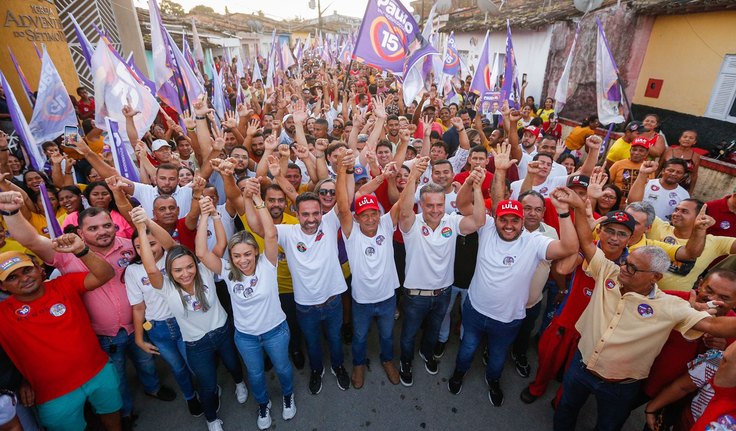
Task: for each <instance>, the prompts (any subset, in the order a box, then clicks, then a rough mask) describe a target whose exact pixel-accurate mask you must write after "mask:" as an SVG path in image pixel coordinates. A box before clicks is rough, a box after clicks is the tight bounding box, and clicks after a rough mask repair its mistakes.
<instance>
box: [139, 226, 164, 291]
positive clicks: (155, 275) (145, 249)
mask: <svg viewBox="0 0 736 431" xmlns="http://www.w3.org/2000/svg"><path fill="white" fill-rule="evenodd" d="M135 228H136V230H137V231H138V241H140V250H139V251H138V253H139V254H140V256H141V263H143V268H144V269H145V270H146V273H147V274H148V280H149V281H150V282H151V286H153V287H154V288H155V289H161V288H162V287H164V276H163V274H162V273H161V270H160V269H158V266H156V259H155V258H154V257H153V250H152V249H151V243H150V242H149V239H148V229H147V228H146V223H145V221H143V220H141V221H139V222H137V223H136V224H135Z"/></svg>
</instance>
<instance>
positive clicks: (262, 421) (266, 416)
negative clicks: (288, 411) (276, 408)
mask: <svg viewBox="0 0 736 431" xmlns="http://www.w3.org/2000/svg"><path fill="white" fill-rule="evenodd" d="M256 423H257V424H258V429H259V430H267V429H269V428H271V401H270V400H269V401H268V404H260V405H259V406H258V421H257V422H256Z"/></svg>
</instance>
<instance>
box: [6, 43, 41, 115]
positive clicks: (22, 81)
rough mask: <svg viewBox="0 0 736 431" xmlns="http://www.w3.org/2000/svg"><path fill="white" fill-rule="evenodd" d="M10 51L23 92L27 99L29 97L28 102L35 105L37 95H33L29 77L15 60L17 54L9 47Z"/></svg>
mask: <svg viewBox="0 0 736 431" xmlns="http://www.w3.org/2000/svg"><path fill="white" fill-rule="evenodd" d="M8 51H9V52H10V59H11V60H12V61H13V66H14V67H15V71H16V73H18V78H19V79H20V85H22V86H23V92H25V93H26V99H28V104H29V105H31V107H33V106H34V105H35V104H36V97H35V96H34V95H33V90H31V84H30V83H29V82H28V79H27V78H26V75H25V74H24V73H23V70H21V68H20V64H18V62H17V61H16V60H15V56H14V55H13V51H12V50H11V49H10V47H8Z"/></svg>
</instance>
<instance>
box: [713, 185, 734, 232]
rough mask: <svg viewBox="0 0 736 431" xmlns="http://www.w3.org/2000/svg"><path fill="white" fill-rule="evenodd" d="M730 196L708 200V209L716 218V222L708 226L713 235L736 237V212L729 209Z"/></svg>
mask: <svg viewBox="0 0 736 431" xmlns="http://www.w3.org/2000/svg"><path fill="white" fill-rule="evenodd" d="M729 196H730V195H729ZM729 196H726V197H725V198H723V199H718V200H715V201H710V202H708V209H707V210H706V211H707V212H708V215H709V216H711V217H713V218H714V219H716V224H714V225H713V226H711V227H710V228H708V233H709V234H711V235H717V236H731V237H736V214H734V213H732V212H731V211H730V210H729V209H728V203H727V201H728V198H729Z"/></svg>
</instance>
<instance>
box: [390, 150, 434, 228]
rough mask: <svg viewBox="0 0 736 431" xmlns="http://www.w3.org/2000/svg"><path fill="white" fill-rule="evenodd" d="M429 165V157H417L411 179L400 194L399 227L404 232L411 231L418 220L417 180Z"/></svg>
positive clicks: (410, 174) (410, 175)
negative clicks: (415, 207) (415, 203)
mask: <svg viewBox="0 0 736 431" xmlns="http://www.w3.org/2000/svg"><path fill="white" fill-rule="evenodd" d="M427 166H429V157H417V158H416V162H414V166H412V168H411V172H410V173H409V179H408V180H407V181H406V187H404V190H403V191H402V192H401V196H399V202H398V203H397V205H398V206H399V211H400V213H399V229H400V230H401V231H402V232H409V230H410V229H411V227H412V226H413V225H414V222H415V221H416V215H415V214H414V194H415V193H416V189H417V182H418V181H419V178H420V177H421V176H422V174H423V173H424V171H426V170H427Z"/></svg>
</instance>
